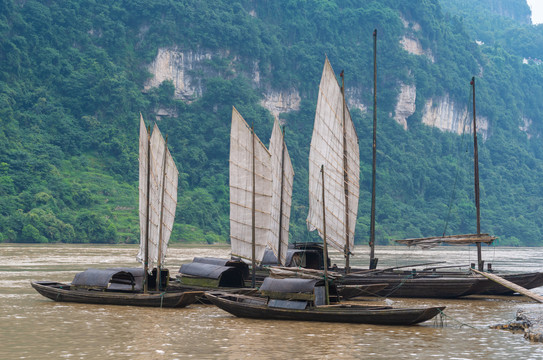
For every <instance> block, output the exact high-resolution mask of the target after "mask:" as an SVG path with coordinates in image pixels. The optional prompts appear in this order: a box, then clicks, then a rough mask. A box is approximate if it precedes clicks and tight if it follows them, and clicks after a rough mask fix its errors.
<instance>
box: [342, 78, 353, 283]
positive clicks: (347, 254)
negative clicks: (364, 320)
mask: <svg viewBox="0 0 543 360" xmlns="http://www.w3.org/2000/svg"><path fill="white" fill-rule="evenodd" d="M339 76H341V95H342V97H343V189H344V193H345V254H344V256H345V273H346V274H348V273H349V272H350V270H351V266H350V264H349V260H350V253H351V249H350V248H349V247H350V245H349V230H350V229H349V174H348V173H347V170H348V168H347V167H348V163H347V129H346V126H345V125H346V124H345V77H344V74H343V70H341V74H340V75H339Z"/></svg>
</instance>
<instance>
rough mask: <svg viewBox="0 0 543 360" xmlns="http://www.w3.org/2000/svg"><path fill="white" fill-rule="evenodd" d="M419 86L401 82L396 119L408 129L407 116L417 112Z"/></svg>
mask: <svg viewBox="0 0 543 360" xmlns="http://www.w3.org/2000/svg"><path fill="white" fill-rule="evenodd" d="M416 100H417V88H416V87H415V85H405V84H400V95H399V96H398V102H397V103H396V108H395V110H394V120H396V122H397V123H398V124H400V125H402V126H403V128H404V129H405V130H407V118H408V117H410V116H411V115H413V114H414V113H415V110H416V105H415V101H416Z"/></svg>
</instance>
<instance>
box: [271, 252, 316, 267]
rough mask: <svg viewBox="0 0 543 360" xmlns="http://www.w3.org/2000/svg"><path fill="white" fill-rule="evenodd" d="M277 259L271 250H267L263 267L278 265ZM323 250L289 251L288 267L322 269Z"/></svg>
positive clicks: (286, 264)
mask: <svg viewBox="0 0 543 360" xmlns="http://www.w3.org/2000/svg"><path fill="white" fill-rule="evenodd" d="M277 264H278V261H277V257H276V256H275V254H274V252H273V251H272V250H271V249H266V251H265V252H264V258H263V259H262V265H263V266H274V265H277ZM322 264H323V261H322V248H321V249H320V251H319V250H314V249H288V250H287V256H286V261H285V266H287V267H303V268H308V269H321V268H322Z"/></svg>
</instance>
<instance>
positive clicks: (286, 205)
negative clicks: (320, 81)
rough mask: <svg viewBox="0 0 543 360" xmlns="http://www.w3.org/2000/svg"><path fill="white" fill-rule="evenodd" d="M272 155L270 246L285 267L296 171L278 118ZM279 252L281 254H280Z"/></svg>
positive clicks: (271, 139) (274, 130)
mask: <svg viewBox="0 0 543 360" xmlns="http://www.w3.org/2000/svg"><path fill="white" fill-rule="evenodd" d="M270 153H271V158H272V179H273V194H272V209H271V234H270V235H271V236H270V239H269V241H268V246H269V247H270V248H271V249H272V250H273V253H274V254H275V256H276V257H277V259H279V261H280V263H281V265H285V262H286V258H287V248H288V231H289V223H290V207H291V203H292V183H293V179H294V169H293V167H292V162H291V161H290V156H289V154H288V150H287V146H286V144H285V139H284V137H283V133H282V132H281V128H280V127H279V121H278V120H277V118H275V121H274V124H273V130H272V135H271V138H270ZM279 244H280V245H279ZM279 251H280V252H281V253H280V254H279Z"/></svg>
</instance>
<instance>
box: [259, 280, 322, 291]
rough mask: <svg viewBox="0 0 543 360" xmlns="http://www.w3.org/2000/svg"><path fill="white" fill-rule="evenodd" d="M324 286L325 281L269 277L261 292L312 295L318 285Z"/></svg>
mask: <svg viewBox="0 0 543 360" xmlns="http://www.w3.org/2000/svg"><path fill="white" fill-rule="evenodd" d="M319 282H320V283H321V285H323V280H316V279H301V278H287V279H275V278H271V277H267V278H265V279H264V282H263V283H262V286H261V287H260V291H271V292H281V293H297V292H298V293H312V292H313V291H314V290H315V286H316V284H318V283H319Z"/></svg>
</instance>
